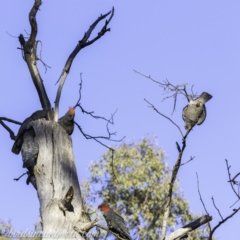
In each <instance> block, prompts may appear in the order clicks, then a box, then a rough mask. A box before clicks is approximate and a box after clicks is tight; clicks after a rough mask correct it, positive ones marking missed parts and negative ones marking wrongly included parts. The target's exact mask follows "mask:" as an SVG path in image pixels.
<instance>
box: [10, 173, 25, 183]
mask: <svg viewBox="0 0 240 240" xmlns="http://www.w3.org/2000/svg"><path fill="white" fill-rule="evenodd" d="M26 174H28V172H25V173H23V174H22V175H21V176H20V177H18V178H14V179H13V180H15V181H18V180H20V178H22V177H23V176H24V175H26Z"/></svg>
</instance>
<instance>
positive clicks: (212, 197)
mask: <svg viewBox="0 0 240 240" xmlns="http://www.w3.org/2000/svg"><path fill="white" fill-rule="evenodd" d="M212 202H213V206H214V207H215V208H216V210H217V211H218V214H219V216H220V217H221V219H222V220H223V217H222V214H221V212H220V210H219V209H218V208H217V206H216V204H215V201H214V198H213V197H212Z"/></svg>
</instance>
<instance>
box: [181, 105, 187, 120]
mask: <svg viewBox="0 0 240 240" xmlns="http://www.w3.org/2000/svg"><path fill="white" fill-rule="evenodd" d="M187 107H188V105H187V106H185V107H184V108H183V110H182V119H183V120H184V121H185V120H186V113H187Z"/></svg>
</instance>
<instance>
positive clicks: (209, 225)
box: [196, 172, 212, 232]
mask: <svg viewBox="0 0 240 240" xmlns="http://www.w3.org/2000/svg"><path fill="white" fill-rule="evenodd" d="M196 175H197V186H198V194H199V197H200V201H201V203H202V205H203V208H204V210H205V212H206V213H207V215H209V213H208V211H207V208H206V206H205V204H204V202H203V199H202V195H201V193H200V188H199V180H198V173H197V172H196ZM208 227H209V230H210V232H211V230H212V229H211V224H210V223H208Z"/></svg>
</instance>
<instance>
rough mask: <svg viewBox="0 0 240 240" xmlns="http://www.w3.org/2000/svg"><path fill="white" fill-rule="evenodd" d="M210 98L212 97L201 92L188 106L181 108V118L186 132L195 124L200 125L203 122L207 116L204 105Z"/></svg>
mask: <svg viewBox="0 0 240 240" xmlns="http://www.w3.org/2000/svg"><path fill="white" fill-rule="evenodd" d="M211 98H212V95H210V94H209V93H207V92H203V93H202V94H201V95H200V96H199V97H198V98H197V99H195V100H190V101H189V103H188V105H187V106H186V107H185V108H183V111H182V118H183V120H184V127H185V129H186V130H190V129H191V128H193V127H194V126H195V125H196V124H197V125H200V124H202V123H203V122H204V120H205V118H206V115H207V111H206V107H205V103H206V102H207V101H209V100H210V99H211Z"/></svg>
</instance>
